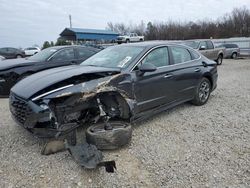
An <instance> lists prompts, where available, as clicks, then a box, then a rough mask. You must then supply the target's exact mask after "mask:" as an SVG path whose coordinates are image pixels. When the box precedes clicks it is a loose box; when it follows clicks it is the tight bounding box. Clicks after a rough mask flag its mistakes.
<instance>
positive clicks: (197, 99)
mask: <svg viewBox="0 0 250 188" xmlns="http://www.w3.org/2000/svg"><path fill="white" fill-rule="evenodd" d="M210 93H211V83H210V81H209V80H208V79H207V78H202V80H201V81H200V83H199V85H198V87H197V89H196V91H195V96H194V99H193V100H192V103H193V104H194V105H197V106H201V105H204V104H206V102H207V101H208V99H209V96H210Z"/></svg>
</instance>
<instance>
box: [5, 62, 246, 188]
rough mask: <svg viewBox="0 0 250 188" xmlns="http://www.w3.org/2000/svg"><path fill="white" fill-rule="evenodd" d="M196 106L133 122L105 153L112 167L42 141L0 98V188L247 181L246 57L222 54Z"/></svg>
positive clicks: (238, 183)
mask: <svg viewBox="0 0 250 188" xmlns="http://www.w3.org/2000/svg"><path fill="white" fill-rule="evenodd" d="M218 69H219V81H218V88H217V89H216V90H215V92H213V93H212V95H211V98H210V100H209V102H208V103H207V104H206V105H205V106H202V107H197V106H193V105H191V104H183V105H180V106H178V107H176V108H174V109H172V110H169V111H167V112H164V113H161V114H159V115H157V116H154V117H153V118H151V119H149V120H148V121H146V122H143V123H140V124H138V125H135V127H134V131H133V138H132V142H131V143H130V145H129V146H127V147H125V148H122V149H120V150H117V151H112V152H104V155H105V159H115V160H116V162H117V168H118V169H117V171H116V173H114V174H109V173H106V172H105V170H104V168H100V169H96V170H86V169H83V168H81V167H79V166H78V165H77V164H75V162H74V161H73V160H72V159H71V156H70V155H69V154H68V152H62V153H58V154H54V155H50V156H42V155H40V150H41V148H42V145H43V141H42V140H40V139H37V138H34V137H33V136H32V135H30V134H29V133H28V132H26V131H25V130H24V129H23V128H22V127H19V126H17V125H16V124H15V123H14V121H13V120H12V119H11V117H10V113H9V110H8V100H7V99H0V114H1V121H0V128H1V131H0V142H1V144H0V187H160V186H162V187H250V110H249V109H250V60H225V61H224V63H223V65H222V66H220V67H218Z"/></svg>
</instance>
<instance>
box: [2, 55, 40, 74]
mask: <svg viewBox="0 0 250 188" xmlns="http://www.w3.org/2000/svg"><path fill="white" fill-rule="evenodd" d="M32 63H36V62H34V61H31V60H29V59H25V58H18V59H6V60H3V61H0V71H3V70H7V69H11V68H15V67H22V66H28V65H31V64H32Z"/></svg>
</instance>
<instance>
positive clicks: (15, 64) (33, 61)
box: [0, 45, 100, 97]
mask: <svg viewBox="0 0 250 188" xmlns="http://www.w3.org/2000/svg"><path fill="white" fill-rule="evenodd" d="M99 51H100V49H97V48H92V47H84V46H77V45H75V46H73V45H72V46H54V47H50V48H46V49H44V50H42V51H40V52H39V53H36V54H35V55H33V56H31V57H28V58H19V59H10V60H5V61H1V63H0V97H6V96H9V92H10V89H11V87H12V86H13V85H15V84H16V83H17V82H18V81H20V80H21V79H23V78H25V77H27V76H29V75H31V74H34V73H37V72H39V71H43V70H47V69H51V68H55V67H61V66H67V65H71V64H80V63H81V62H82V61H84V60H86V59H87V58H89V57H90V56H92V55H94V54H95V53H97V52H99Z"/></svg>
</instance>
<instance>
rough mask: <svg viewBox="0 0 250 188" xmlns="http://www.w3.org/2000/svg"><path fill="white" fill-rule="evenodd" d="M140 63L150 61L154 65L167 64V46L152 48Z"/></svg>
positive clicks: (161, 65)
mask: <svg viewBox="0 0 250 188" xmlns="http://www.w3.org/2000/svg"><path fill="white" fill-rule="evenodd" d="M142 63H150V64H153V65H155V66H156V67H163V66H167V65H169V57H168V48H167V47H161V48H157V49H155V50H153V51H152V52H150V53H149V54H148V55H147V56H146V57H145V58H144V59H143V61H142Z"/></svg>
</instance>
